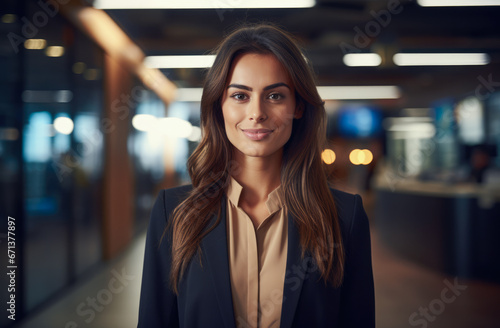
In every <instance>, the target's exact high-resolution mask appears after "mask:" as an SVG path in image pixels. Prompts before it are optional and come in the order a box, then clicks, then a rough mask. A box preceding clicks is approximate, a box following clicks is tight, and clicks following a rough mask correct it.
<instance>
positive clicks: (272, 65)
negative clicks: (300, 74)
mask: <svg viewBox="0 0 500 328" xmlns="http://www.w3.org/2000/svg"><path fill="white" fill-rule="evenodd" d="M278 82H284V83H286V84H288V85H289V86H290V87H292V81H291V78H290V75H289V74H288V72H287V70H286V69H285V67H284V66H283V65H282V64H281V63H280V61H279V60H278V59H277V58H276V56H274V55H272V54H254V53H249V54H242V55H238V56H237V57H236V58H235V59H234V61H233V64H232V66H231V70H230V72H229V76H228V84H229V83H240V84H244V85H247V86H250V87H252V85H253V86H255V87H258V86H259V85H262V86H267V85H270V84H274V83H278Z"/></svg>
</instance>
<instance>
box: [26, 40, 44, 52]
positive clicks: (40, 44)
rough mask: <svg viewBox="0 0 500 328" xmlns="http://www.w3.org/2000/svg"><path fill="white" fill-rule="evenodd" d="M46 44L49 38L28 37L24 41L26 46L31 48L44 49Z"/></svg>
mask: <svg viewBox="0 0 500 328" xmlns="http://www.w3.org/2000/svg"><path fill="white" fill-rule="evenodd" d="M46 45H47V40H45V39H27V40H26V41H24V47H25V48H26V49H30V50H35V49H43V48H45V46H46Z"/></svg>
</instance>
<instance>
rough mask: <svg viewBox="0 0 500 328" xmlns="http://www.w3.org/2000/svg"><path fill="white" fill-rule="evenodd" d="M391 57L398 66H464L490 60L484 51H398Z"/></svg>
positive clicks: (482, 63)
mask: <svg viewBox="0 0 500 328" xmlns="http://www.w3.org/2000/svg"><path fill="white" fill-rule="evenodd" d="M392 59H393V61H394V64H396V65H398V66H465V65H487V64H488V63H489V62H490V56H488V54H485V53H436V54H429V53H425V54H423V53H422V54H420V53H411V54H409V53H398V54H395V55H394V57H393V58H392Z"/></svg>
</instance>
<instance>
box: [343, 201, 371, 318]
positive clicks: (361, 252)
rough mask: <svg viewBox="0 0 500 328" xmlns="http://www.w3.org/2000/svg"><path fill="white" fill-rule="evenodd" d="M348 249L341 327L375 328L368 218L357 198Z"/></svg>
mask: <svg viewBox="0 0 500 328" xmlns="http://www.w3.org/2000/svg"><path fill="white" fill-rule="evenodd" d="M350 221H351V222H350V223H351V224H350V226H348V233H347V236H346V237H347V238H346V240H344V245H345V252H346V253H345V266H344V282H343V284H342V292H341V303H340V304H341V308H340V325H339V327H363V328H371V327H375V295H374V284H373V272H372V260H371V243H370V229H369V225H368V217H367V215H366V213H365V210H364V209H363V204H362V200H361V197H360V196H359V195H355V196H354V210H353V216H352V219H351V220H350Z"/></svg>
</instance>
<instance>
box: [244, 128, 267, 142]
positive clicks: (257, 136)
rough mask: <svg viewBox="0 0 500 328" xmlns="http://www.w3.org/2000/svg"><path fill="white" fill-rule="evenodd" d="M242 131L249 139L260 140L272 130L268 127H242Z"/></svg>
mask: <svg viewBox="0 0 500 328" xmlns="http://www.w3.org/2000/svg"><path fill="white" fill-rule="evenodd" d="M241 131H243V133H244V134H245V135H246V136H247V137H248V138H249V139H251V140H255V141H257V140H262V139H264V138H266V137H267V136H268V135H270V134H271V133H273V130H269V129H242V130H241Z"/></svg>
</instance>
